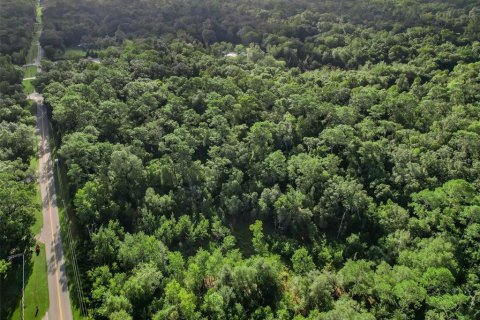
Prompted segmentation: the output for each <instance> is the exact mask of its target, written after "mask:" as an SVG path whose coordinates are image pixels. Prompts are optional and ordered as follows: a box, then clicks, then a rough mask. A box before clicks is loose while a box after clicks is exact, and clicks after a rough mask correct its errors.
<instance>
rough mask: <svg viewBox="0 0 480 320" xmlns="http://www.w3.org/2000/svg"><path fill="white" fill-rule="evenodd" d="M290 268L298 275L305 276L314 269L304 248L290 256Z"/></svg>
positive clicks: (311, 260)
mask: <svg viewBox="0 0 480 320" xmlns="http://www.w3.org/2000/svg"><path fill="white" fill-rule="evenodd" d="M291 261H292V266H293V271H295V272H296V273H298V274H302V275H304V274H306V273H308V272H309V271H312V270H314V269H315V264H314V263H313V259H312V257H311V256H310V254H309V253H308V251H307V249H305V248H300V249H298V250H295V253H294V254H293V256H292V259H291Z"/></svg>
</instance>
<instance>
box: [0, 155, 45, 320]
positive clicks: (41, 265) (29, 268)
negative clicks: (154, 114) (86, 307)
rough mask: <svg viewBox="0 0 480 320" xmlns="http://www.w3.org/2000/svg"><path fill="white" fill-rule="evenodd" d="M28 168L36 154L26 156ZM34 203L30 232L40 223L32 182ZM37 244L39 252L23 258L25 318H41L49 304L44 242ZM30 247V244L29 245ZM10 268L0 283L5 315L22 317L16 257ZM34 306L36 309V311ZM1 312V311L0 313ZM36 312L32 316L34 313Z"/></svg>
mask: <svg viewBox="0 0 480 320" xmlns="http://www.w3.org/2000/svg"><path fill="white" fill-rule="evenodd" d="M30 170H32V171H34V172H36V171H37V170H38V157H37V156H35V157H32V158H31V159H30ZM32 198H33V203H34V204H35V207H36V210H35V212H34V214H35V224H34V225H33V226H32V227H31V230H32V233H33V234H35V235H36V234H39V233H40V231H41V230H42V226H43V216H42V210H41V201H42V200H41V199H42V197H41V194H40V185H39V184H38V183H37V184H35V192H34V193H33V194H32ZM39 245H40V254H39V255H38V256H37V255H36V254H35V253H33V254H32V256H31V258H30V260H29V261H25V319H37V318H38V319H41V318H43V316H44V315H45V313H46V312H47V310H48V306H49V299H48V282H47V276H48V270H47V260H46V255H45V245H44V244H39ZM32 249H33V248H32ZM12 266H13V268H12V269H11V270H10V272H9V273H8V275H7V277H6V279H5V280H4V283H3V286H2V291H3V292H2V298H3V299H5V298H6V301H3V302H2V303H3V304H4V306H5V305H8V306H9V307H7V308H6V309H5V310H6V316H7V319H11V320H17V319H18V320H20V319H22V295H21V291H22V273H23V270H22V263H21V260H20V259H16V260H15V263H14V264H12ZM37 307H38V313H37ZM2 315H5V313H4V314H2ZM35 315H36V316H35Z"/></svg>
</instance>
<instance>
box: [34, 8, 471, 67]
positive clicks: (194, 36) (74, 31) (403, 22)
mask: <svg viewBox="0 0 480 320" xmlns="http://www.w3.org/2000/svg"><path fill="white" fill-rule="evenodd" d="M479 3H480V2H479V1H478V0H475V1H466V0H455V1H412V0H406V1H393V0H383V1H367V0H360V1H331V0H327V1H312V0H300V1H286V0H268V1H233V0H227V1H218V0H206V1H196V0H179V1H168V0H161V1H149V0H147V1H126V0H112V1H89V0H80V1H71V0H67V1H63V0H62V1H57V0H52V1H49V2H48V4H47V10H46V12H45V18H46V20H47V24H46V26H45V32H44V33H43V36H42V44H43V45H44V46H45V49H46V53H47V56H49V57H54V56H55V55H56V54H58V53H59V52H61V51H63V50H65V48H66V47H72V46H78V45H81V46H83V47H84V48H85V49H96V48H105V47H107V46H110V45H115V44H119V43H121V42H122V41H123V40H124V39H127V38H128V39H133V38H139V37H142V38H144V37H149V36H164V37H167V38H177V39H184V40H185V41H186V42H200V43H202V44H203V45H205V46H208V45H211V44H212V43H215V42H222V41H226V42H229V43H233V44H244V45H248V44H250V43H256V44H259V45H260V46H261V48H262V49H263V50H266V51H267V52H271V53H272V54H273V56H274V57H275V58H279V59H283V60H285V61H286V62H287V64H288V65H289V66H298V67H302V68H303V69H313V68H317V67H318V66H320V65H324V64H332V65H336V66H341V67H357V66H358V65H362V64H364V63H365V62H366V61H371V62H377V61H397V60H398V59H403V60H405V59H407V58H409V57H411V56H412V55H415V54H416V52H414V50H412V49H411V46H412V45H414V44H412V43H411V42H410V41H409V39H410V37H402V36H395V35H397V34H401V33H404V32H405V30H407V29H409V28H411V27H417V29H414V30H413V31H412V32H415V33H425V32H427V33H428V34H435V35H437V36H436V38H437V39H436V40H437V42H439V43H440V42H445V41H448V42H451V43H453V44H455V45H459V44H460V45H463V44H465V43H466V42H468V41H472V40H478V39H480V38H479V37H480V10H479V9H478V5H479ZM420 27H422V28H421V29H418V28H420ZM412 51H413V52H412ZM358 52H362V55H361V56H359V57H355V58H357V59H355V58H354V57H352V56H358Z"/></svg>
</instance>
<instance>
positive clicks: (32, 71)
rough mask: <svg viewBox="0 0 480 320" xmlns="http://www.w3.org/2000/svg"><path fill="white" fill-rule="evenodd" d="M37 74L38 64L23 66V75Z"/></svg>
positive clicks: (32, 75)
mask: <svg viewBox="0 0 480 320" xmlns="http://www.w3.org/2000/svg"><path fill="white" fill-rule="evenodd" d="M36 75H37V67H36V66H28V67H25V68H23V77H24V78H32V77H35V76H36Z"/></svg>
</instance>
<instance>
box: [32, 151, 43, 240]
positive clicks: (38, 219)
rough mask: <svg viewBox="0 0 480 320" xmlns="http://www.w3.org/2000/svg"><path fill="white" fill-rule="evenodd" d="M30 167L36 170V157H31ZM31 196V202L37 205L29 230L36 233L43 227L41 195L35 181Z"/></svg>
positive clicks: (38, 185)
mask: <svg viewBox="0 0 480 320" xmlns="http://www.w3.org/2000/svg"><path fill="white" fill-rule="evenodd" d="M30 168H31V170H32V169H33V170H35V172H38V157H33V158H32V159H31V160H30ZM32 197H33V202H34V203H35V206H36V207H37V210H35V224H34V225H33V226H32V228H31V230H32V233H33V234H35V235H37V234H39V233H40V232H41V231H42V227H43V215H42V210H41V208H42V195H41V193H40V184H39V183H36V184H35V194H34V195H32Z"/></svg>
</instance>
